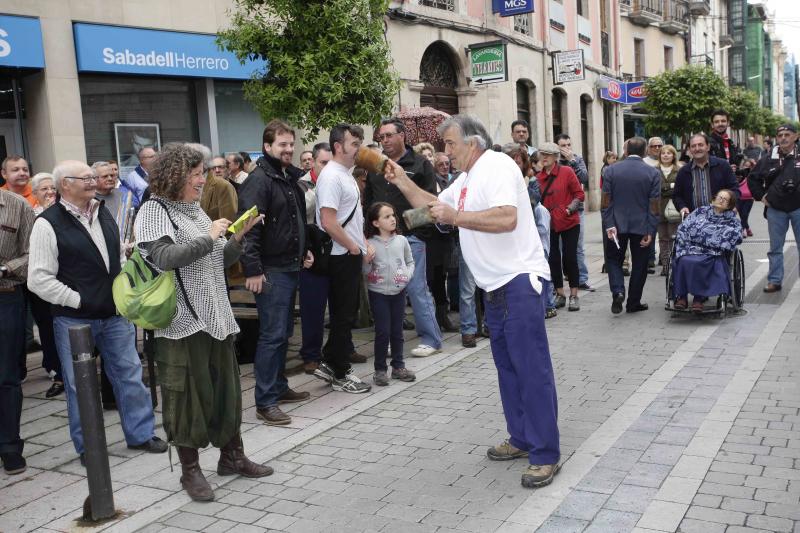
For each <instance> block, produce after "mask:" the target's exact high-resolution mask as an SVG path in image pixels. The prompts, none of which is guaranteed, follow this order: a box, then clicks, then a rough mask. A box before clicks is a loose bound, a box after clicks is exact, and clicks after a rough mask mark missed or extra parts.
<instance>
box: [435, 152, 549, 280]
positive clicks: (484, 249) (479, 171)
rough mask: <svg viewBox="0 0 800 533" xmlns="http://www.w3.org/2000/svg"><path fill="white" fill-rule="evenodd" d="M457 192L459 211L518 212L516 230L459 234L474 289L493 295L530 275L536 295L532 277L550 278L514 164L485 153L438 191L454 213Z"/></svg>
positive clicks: (525, 193)
mask: <svg viewBox="0 0 800 533" xmlns="http://www.w3.org/2000/svg"><path fill="white" fill-rule="evenodd" d="M462 191H464V192H463V193H462ZM462 194H463V195H464V206H463V210H464V211H483V210H486V209H490V208H492V207H501V206H513V207H516V208H517V226H516V228H514V230H512V231H510V232H505V233H486V232H483V231H475V230H471V229H465V228H459V230H458V234H459V239H460V242H461V253H463V254H464V260H465V261H466V262H467V266H469V270H470V272H472V275H473V276H474V277H475V283H477V285H478V287H480V288H481V289H483V290H486V291H493V290H495V289H498V288H500V287H502V286H503V285H505V284H506V283H508V282H509V281H511V280H512V279H514V278H515V277H516V276H518V275H520V274H530V276H531V284H532V285H533V288H534V289H536V292H538V293H540V294H541V283H540V282H539V280H538V279H537V278H539V277H541V278H544V279H547V280H549V279H550V267H549V266H548V264H547V261H546V260H545V257H544V249H543V248H542V241H541V240H540V239H539V232H538V231H537V230H536V222H535V220H534V218H533V209H531V203H530V199H529V198H528V191H527V189H526V188H525V181H524V180H523V179H522V173H521V172H520V170H519V167H518V166H517V164H516V163H515V162H514V160H513V159H511V158H510V157H508V156H507V155H505V154H501V153H499V152H493V151H491V150H487V151H486V152H484V153H483V155H482V156H481V157H480V158H479V159H478V161H476V162H475V164H474V165H473V167H472V169H470V171H469V172H468V173H462V174H461V175H460V176H459V177H458V178H457V179H456V181H454V182H453V184H452V185H450V187H448V188H447V189H445V190H444V191H442V193H441V194H440V195H439V200H440V201H442V202H444V203H446V204H448V205H450V206H451V207H454V208H455V209H458V204H459V198H461V196H462Z"/></svg>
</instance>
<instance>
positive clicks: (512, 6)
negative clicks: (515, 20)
mask: <svg viewBox="0 0 800 533" xmlns="http://www.w3.org/2000/svg"><path fill="white" fill-rule="evenodd" d="M533 11H534V9H533V0H492V13H500V16H501V17H513V16H514V15H522V14H523V13H533Z"/></svg>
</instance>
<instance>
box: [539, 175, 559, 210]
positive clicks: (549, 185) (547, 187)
mask: <svg viewBox="0 0 800 533" xmlns="http://www.w3.org/2000/svg"><path fill="white" fill-rule="evenodd" d="M555 181H556V175H555V174H551V175H550V179H549V180H547V185H546V186H545V188H544V190H543V191H542V204H544V197H545V196H547V193H548V192H550V187H552V186H553V183H554V182H555Z"/></svg>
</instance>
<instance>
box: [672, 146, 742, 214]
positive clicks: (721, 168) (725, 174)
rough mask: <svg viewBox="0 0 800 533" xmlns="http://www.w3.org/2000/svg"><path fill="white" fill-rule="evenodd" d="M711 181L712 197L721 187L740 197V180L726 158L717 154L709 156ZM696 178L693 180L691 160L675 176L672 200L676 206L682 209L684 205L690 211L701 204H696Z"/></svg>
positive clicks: (712, 197)
mask: <svg viewBox="0 0 800 533" xmlns="http://www.w3.org/2000/svg"><path fill="white" fill-rule="evenodd" d="M708 166H709V174H708V176H709V182H710V183H711V198H709V200H713V199H714V196H716V194H717V193H718V192H719V190H720V189H730V190H732V191H733V192H734V194H735V195H736V198H737V199H738V198H739V182H738V181H737V180H736V176H735V175H734V173H733V169H732V168H731V165H730V164H729V163H728V162H727V161H726V160H724V159H722V158H720V157H715V156H713V155H712V156H709V158H708ZM693 181H694V180H692V162H691V161H689V162H688V163H686V164H685V165H683V166H682V167H681V169H680V170H679V171H678V175H677V176H675V193H674V194H673V196H672V201H673V202H674V203H675V208H676V209H677V210H678V211H680V210H681V209H683V208H684V207H688V208H689V211H694V210H695V209H697V208H698V207H700V206H697V205H694V183H693Z"/></svg>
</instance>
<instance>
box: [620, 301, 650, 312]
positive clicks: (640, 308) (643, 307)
mask: <svg viewBox="0 0 800 533" xmlns="http://www.w3.org/2000/svg"><path fill="white" fill-rule="evenodd" d="M648 309H650V308H649V307H648V306H647V304H642V303H640V304H636V305H632V306H630V307H628V308H627V309H625V312H626V313H638V312H639V311H647V310H648Z"/></svg>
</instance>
